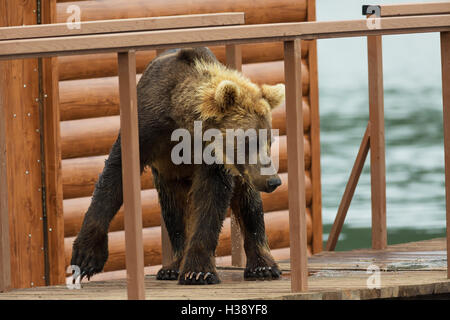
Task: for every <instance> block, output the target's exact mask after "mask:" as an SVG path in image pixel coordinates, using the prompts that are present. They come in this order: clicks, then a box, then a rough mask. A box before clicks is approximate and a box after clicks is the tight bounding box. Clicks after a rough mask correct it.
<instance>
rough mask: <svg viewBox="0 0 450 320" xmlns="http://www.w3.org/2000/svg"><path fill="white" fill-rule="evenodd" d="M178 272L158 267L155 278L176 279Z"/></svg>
mask: <svg viewBox="0 0 450 320" xmlns="http://www.w3.org/2000/svg"><path fill="white" fill-rule="evenodd" d="M179 275H180V272H179V271H178V270H173V269H160V270H159V271H158V274H157V275H156V280H177V279H178V276H179Z"/></svg>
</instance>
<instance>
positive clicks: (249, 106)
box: [196, 61, 285, 192]
mask: <svg viewBox="0 0 450 320" xmlns="http://www.w3.org/2000/svg"><path fill="white" fill-rule="evenodd" d="M197 68H198V69H199V71H200V72H202V76H203V78H204V79H205V80H204V81H203V82H202V85H201V86H200V88H199V90H198V94H199V98H200V104H199V105H198V107H197V109H196V111H197V114H198V118H199V119H200V120H201V121H202V123H203V126H204V127H203V129H204V130H207V129H210V128H215V129H216V130H219V131H220V132H221V133H222V136H223V137H224V139H223V142H222V145H221V146H219V148H217V147H218V146H217V141H216V139H215V140H213V139H211V144H215V149H214V152H216V156H220V157H221V158H222V159H223V163H224V166H225V168H226V169H227V170H228V171H229V172H230V173H231V174H233V175H234V176H239V177H242V178H243V179H244V180H245V181H246V182H248V183H250V184H251V185H252V186H253V187H254V188H255V189H256V190H258V191H263V192H272V191H274V190H275V189H276V188H277V187H278V186H279V185H281V180H280V178H279V176H278V174H277V171H278V166H277V164H274V163H273V162H272V159H271V145H272V142H273V140H274V137H273V135H272V133H273V132H272V109H274V108H276V107H277V106H278V105H280V104H281V102H282V101H283V100H284V93H285V88H284V84H277V85H258V84H255V83H253V82H251V81H250V80H249V79H248V78H246V77H245V76H243V75H242V73H240V72H237V71H234V70H230V69H228V68H226V67H225V66H223V65H221V64H219V63H214V64H211V63H209V64H207V63H202V62H201V61H200V62H198V63H197ZM220 150H222V154H221V155H219V154H217V153H218V152H221V151H220Z"/></svg>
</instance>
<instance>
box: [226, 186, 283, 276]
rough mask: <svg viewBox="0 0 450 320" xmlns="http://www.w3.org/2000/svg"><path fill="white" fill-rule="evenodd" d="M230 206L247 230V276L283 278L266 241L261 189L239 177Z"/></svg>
mask: <svg viewBox="0 0 450 320" xmlns="http://www.w3.org/2000/svg"><path fill="white" fill-rule="evenodd" d="M231 209H232V210H233V214H234V215H235V216H236V218H237V220H238V221H239V226H240V229H241V231H242V232H243V234H244V249H245V254H246V256H247V265H246V268H245V271H244V279H246V280H265V279H268V280H270V279H278V278H280V275H281V271H280V269H279V267H278V265H277V264H276V262H275V260H274V258H273V257H272V254H271V253H270V248H269V245H268V242H267V236H266V231H265V226H264V211H263V206H262V200H261V195H260V193H259V192H258V191H256V190H254V189H253V188H251V187H250V186H249V185H248V184H247V183H245V182H242V181H236V182H235V189H234V195H233V198H232V200H231Z"/></svg>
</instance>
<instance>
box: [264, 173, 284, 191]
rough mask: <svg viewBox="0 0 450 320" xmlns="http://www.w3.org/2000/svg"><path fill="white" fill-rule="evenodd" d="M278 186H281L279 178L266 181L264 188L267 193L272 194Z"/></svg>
mask: <svg viewBox="0 0 450 320" xmlns="http://www.w3.org/2000/svg"><path fill="white" fill-rule="evenodd" d="M280 185H281V179H280V178H279V177H274V178H270V179H269V180H267V186H266V189H267V192H268V193H271V192H273V191H274V190H275V189H276V188H278V187H279V186H280Z"/></svg>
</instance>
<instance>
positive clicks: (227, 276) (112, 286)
mask: <svg viewBox="0 0 450 320" xmlns="http://www.w3.org/2000/svg"><path fill="white" fill-rule="evenodd" d="M445 249H446V247H445V239H433V240H427V241H420V242H412V243H407V244H400V245H392V246H389V247H388V248H387V249H386V250H368V249H364V250H353V251H347V252H323V253H321V254H317V255H314V256H313V257H311V258H310V259H309V278H308V279H309V292H306V293H291V292H290V270H289V263H288V262H286V261H285V262H283V261H281V262H280V266H281V268H282V270H283V278H282V279H281V280H279V281H244V280H243V272H242V270H241V269H239V268H231V267H230V268H220V269H219V274H220V276H221V279H222V283H221V284H219V285H210V286H181V285H177V284H176V282H174V281H157V280H155V276H154V275H150V276H147V277H146V283H145V290H146V298H147V299H196V300H197V299H198V300H208V299H299V300H300V299H376V298H399V297H400V298H401V297H417V296H426V295H433V294H448V293H450V280H449V279H447V278H446V253H445ZM370 265H376V266H378V267H379V268H380V282H381V287H380V288H375V289H369V288H368V287H367V280H368V278H369V277H370V276H371V274H370V273H367V268H368V267H369V266H370ZM126 298H127V290H126V281H125V280H111V281H93V282H89V283H85V284H83V287H82V289H81V290H69V289H67V287H66V286H52V287H39V288H33V289H18V290H13V291H10V292H7V293H1V294H0V300H2V299H89V300H92V299H126Z"/></svg>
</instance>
